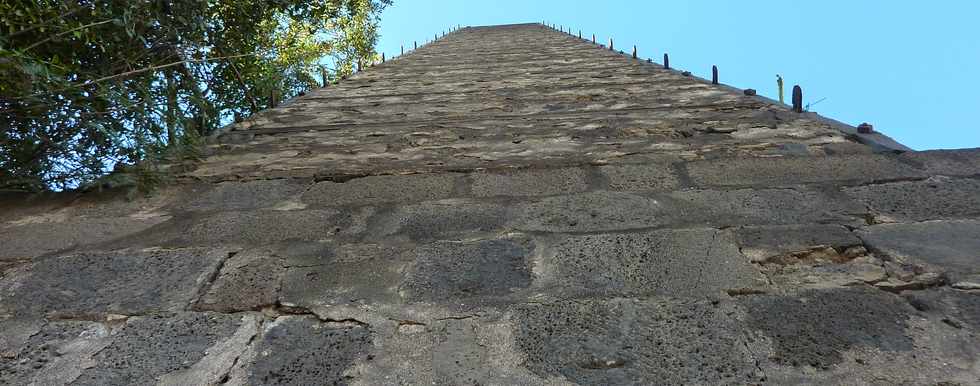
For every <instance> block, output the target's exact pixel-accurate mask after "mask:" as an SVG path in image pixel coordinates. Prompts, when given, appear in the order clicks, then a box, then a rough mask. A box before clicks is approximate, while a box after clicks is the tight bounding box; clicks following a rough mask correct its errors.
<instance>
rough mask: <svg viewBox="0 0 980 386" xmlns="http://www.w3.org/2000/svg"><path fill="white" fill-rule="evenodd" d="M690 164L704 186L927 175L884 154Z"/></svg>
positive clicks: (696, 162)
mask: <svg viewBox="0 0 980 386" xmlns="http://www.w3.org/2000/svg"><path fill="white" fill-rule="evenodd" d="M686 166H687V171H688V174H690V176H691V179H692V180H694V182H695V183H696V184H698V185H700V186H703V187H708V186H756V187H763V188H771V187H779V186H790V185H797V184H805V183H814V182H826V181H839V182H873V181H882V180H893V179H897V178H908V177H921V176H923V175H924V173H923V172H922V171H919V170H916V169H914V168H912V167H911V166H908V165H906V164H904V163H902V162H900V161H898V160H897V159H896V158H894V157H888V156H884V155H845V156H825V157H769V158H730V159H718V160H710V161H695V162H689V163H687V164H686Z"/></svg>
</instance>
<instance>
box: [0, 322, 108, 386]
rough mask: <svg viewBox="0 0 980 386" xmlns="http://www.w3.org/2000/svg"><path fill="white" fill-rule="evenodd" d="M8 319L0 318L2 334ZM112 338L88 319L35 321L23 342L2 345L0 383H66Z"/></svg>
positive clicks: (6, 332) (74, 377)
mask: <svg viewBox="0 0 980 386" xmlns="http://www.w3.org/2000/svg"><path fill="white" fill-rule="evenodd" d="M9 323H10V322H9V321H7V322H0V327H3V328H4V335H9V334H13V333H15V331H11V330H7V328H8V327H13V326H11V325H9ZM111 342H112V337H111V335H110V330H109V328H108V327H107V326H105V325H103V324H101V323H96V322H90V321H59V322H51V323H43V322H41V323H39V326H38V327H37V329H36V330H35V331H33V332H32V333H31V334H30V335H29V337H27V339H26V340H25V341H24V342H20V343H19V344H17V346H15V347H4V350H3V356H2V357H0V383H2V384H5V385H28V384H40V385H62V384H69V383H71V382H72V381H74V380H75V379H76V378H78V376H79V375H81V372H82V371H83V370H84V369H85V368H86V367H87V366H91V364H92V356H93V355H95V354H96V353H98V352H99V351H101V350H102V349H104V348H105V347H106V346H108V345H109V344H110V343H111Z"/></svg>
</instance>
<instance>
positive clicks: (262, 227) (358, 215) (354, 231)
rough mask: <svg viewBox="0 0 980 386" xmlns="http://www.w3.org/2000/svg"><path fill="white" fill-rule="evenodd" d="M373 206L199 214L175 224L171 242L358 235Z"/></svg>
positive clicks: (249, 241) (256, 241) (268, 240)
mask: <svg viewBox="0 0 980 386" xmlns="http://www.w3.org/2000/svg"><path fill="white" fill-rule="evenodd" d="M372 213H373V212H372V210H371V209H370V208H361V209H359V210H356V211H352V210H332V209H320V210H302V211H278V210H260V211H245V212H220V213H216V214H213V215H207V216H204V215H198V216H195V217H192V218H190V219H186V220H182V221H183V222H189V223H188V224H184V223H183V222H182V223H179V224H176V223H175V224H174V225H175V228H174V229H169V230H168V231H169V233H168V234H167V235H166V236H167V237H169V238H170V241H169V244H176V245H187V244H190V245H215V244H240V245H264V244H272V243H278V242H281V241H287V240H300V241H318V240H326V239H332V238H339V237H355V236H357V235H359V234H360V233H362V232H363V231H364V229H365V227H366V225H367V217H369V216H370V215H371V214H372Z"/></svg>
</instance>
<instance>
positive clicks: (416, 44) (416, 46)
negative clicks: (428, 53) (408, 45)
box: [412, 40, 419, 50]
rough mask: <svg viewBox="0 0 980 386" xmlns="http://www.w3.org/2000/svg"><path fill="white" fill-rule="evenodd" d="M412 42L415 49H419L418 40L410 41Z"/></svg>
mask: <svg viewBox="0 0 980 386" xmlns="http://www.w3.org/2000/svg"><path fill="white" fill-rule="evenodd" d="M412 44H415V49H416V50H417V49H419V41H418V40H416V41H414V42H412Z"/></svg>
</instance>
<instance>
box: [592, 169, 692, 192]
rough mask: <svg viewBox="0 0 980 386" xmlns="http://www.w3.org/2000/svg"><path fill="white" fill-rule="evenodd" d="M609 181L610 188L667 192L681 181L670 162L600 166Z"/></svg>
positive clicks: (628, 190) (627, 190)
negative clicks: (675, 174)
mask: <svg viewBox="0 0 980 386" xmlns="http://www.w3.org/2000/svg"><path fill="white" fill-rule="evenodd" d="M599 170H600V171H602V174H604V175H605V176H606V179H607V180H608V181H609V189H610V190H614V191H623V192H666V191H671V190H675V189H677V188H678V187H679V185H680V182H679V181H678V179H677V177H676V176H674V172H673V170H672V166H671V165H670V164H653V165H610V166H602V167H600V168H599Z"/></svg>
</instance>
